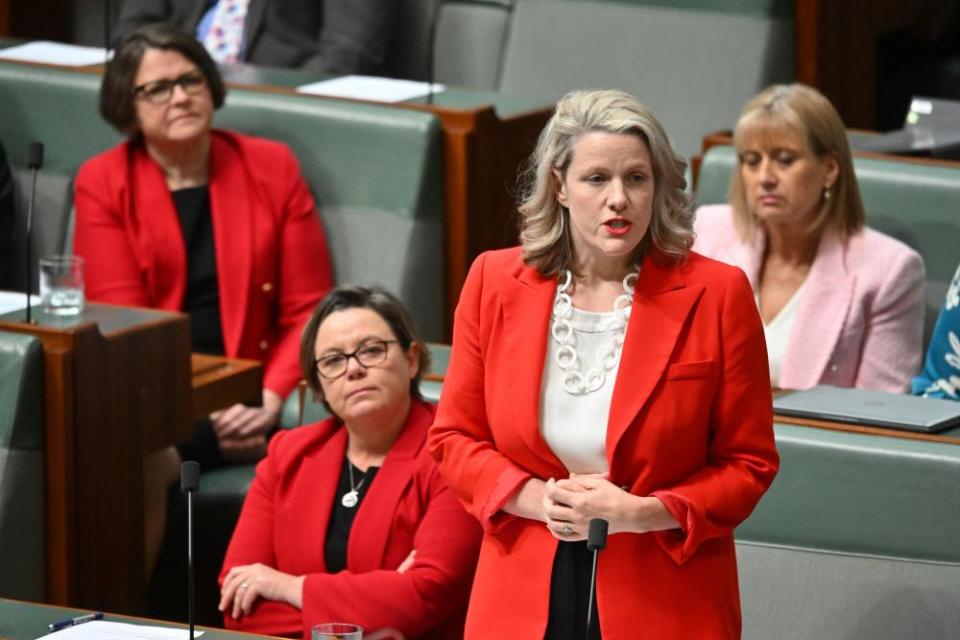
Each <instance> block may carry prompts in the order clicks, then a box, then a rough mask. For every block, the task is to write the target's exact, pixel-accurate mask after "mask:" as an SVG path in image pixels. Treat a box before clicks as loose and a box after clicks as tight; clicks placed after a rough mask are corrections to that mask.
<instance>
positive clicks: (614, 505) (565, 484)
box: [543, 473, 637, 542]
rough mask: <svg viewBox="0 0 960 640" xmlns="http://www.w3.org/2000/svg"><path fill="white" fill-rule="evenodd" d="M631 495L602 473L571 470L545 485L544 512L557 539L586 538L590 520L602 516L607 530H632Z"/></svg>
mask: <svg viewBox="0 0 960 640" xmlns="http://www.w3.org/2000/svg"><path fill="white" fill-rule="evenodd" d="M636 500H637V496H634V495H632V494H630V493H628V492H626V491H624V490H623V489H621V488H620V487H618V486H617V485H615V484H613V483H612V482H610V481H609V480H608V479H607V474H605V473H590V474H579V473H571V474H570V477H569V478H563V479H561V480H554V479H553V478H550V479H549V480H547V481H546V483H545V484H544V490H543V515H544V517H545V519H546V522H547V528H548V529H549V530H550V533H552V534H553V536H554V537H555V538H557V539H558V540H564V541H567V542H572V541H576V540H586V538H587V530H588V528H589V523H590V520H592V519H593V518H603V519H604V520H606V521H607V522H608V523H609V527H610V528H609V532H610V533H617V532H621V531H632V530H634V527H633V526H631V525H632V522H631V520H632V518H631V515H632V513H633V511H634V508H633V507H634V502H635V501H636Z"/></svg>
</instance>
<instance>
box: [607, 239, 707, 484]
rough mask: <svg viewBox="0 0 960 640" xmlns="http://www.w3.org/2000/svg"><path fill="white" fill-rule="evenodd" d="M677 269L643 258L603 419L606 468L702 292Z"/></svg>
mask: <svg viewBox="0 0 960 640" xmlns="http://www.w3.org/2000/svg"><path fill="white" fill-rule="evenodd" d="M681 269H682V267H680V268H677V267H672V268H671V267H670V266H666V265H660V264H658V261H657V260H654V259H653V258H652V257H649V256H648V257H647V258H646V259H645V260H644V264H643V270H642V272H641V274H640V278H639V280H638V281H637V286H636V289H635V291H634V294H633V309H632V310H631V312H630V322H629V324H628V325H627V335H626V342H625V343H624V345H623V353H622V355H621V358H620V368H619V371H618V372H617V380H616V384H615V385H614V388H613V399H612V400H611V403H610V416H609V418H608V420H607V462H608V463H609V465H610V468H611V469H613V468H614V467H613V458H614V454H615V452H616V447H617V443H618V442H619V441H620V439H621V438H622V437H623V434H624V432H626V430H627V428H628V427H629V426H630V425H631V424H632V423H633V421H634V420H635V419H636V416H637V414H638V413H640V411H641V409H643V406H644V405H645V404H646V402H647V400H648V399H649V398H650V394H651V393H652V392H653V389H654V387H655V386H656V385H657V383H658V382H659V381H660V378H661V377H662V376H663V374H664V372H665V371H666V368H667V364H668V363H669V362H670V356H671V354H672V353H673V351H674V346H675V345H676V342H677V339H678V337H679V336H680V332H681V330H682V329H683V326H684V324H685V323H686V320H687V317H688V316H689V315H690V311H691V310H692V309H693V307H694V305H695V304H696V302H697V300H699V299H700V296H701V295H702V294H703V285H701V284H696V285H687V284H685V283H684V281H683V279H682V276H681V273H680V271H681ZM640 428H642V426H641V427H640Z"/></svg>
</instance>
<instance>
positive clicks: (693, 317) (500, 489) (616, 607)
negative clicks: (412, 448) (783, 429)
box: [429, 248, 779, 640]
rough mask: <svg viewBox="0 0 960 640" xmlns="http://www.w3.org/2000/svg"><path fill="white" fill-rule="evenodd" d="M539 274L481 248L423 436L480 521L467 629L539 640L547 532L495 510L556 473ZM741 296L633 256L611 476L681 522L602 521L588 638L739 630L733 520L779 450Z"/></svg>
mask: <svg viewBox="0 0 960 640" xmlns="http://www.w3.org/2000/svg"><path fill="white" fill-rule="evenodd" d="M555 293H556V281H555V280H553V279H546V278H543V277H542V276H541V275H540V274H539V273H538V272H537V271H536V269H534V268H532V267H527V266H525V265H524V264H523V263H522V262H521V257H520V251H519V249H517V248H515V249H507V250H503V251H494V252H489V253H485V254H483V255H481V256H480V257H479V258H478V259H477V260H476V262H475V263H474V265H473V267H472V268H471V271H470V274H469V276H468V277H467V282H466V284H465V285H464V288H463V292H462V294H461V297H460V303H459V305H458V307H457V311H456V316H455V324H454V335H453V352H452V355H451V360H450V366H449V369H448V371H447V376H446V379H445V381H444V388H443V396H442V399H441V402H440V407H439V409H438V412H437V418H436V421H435V423H434V426H433V428H432V429H431V433H430V438H429V447H430V449H431V453H432V454H433V455H434V456H435V457H436V459H437V460H438V461H439V464H440V470H441V471H442V472H443V474H444V477H445V478H446V479H447V482H448V483H449V484H450V486H451V488H453V489H454V490H455V491H456V492H457V494H458V495H459V496H460V498H461V500H463V501H464V503H465V504H466V506H467V509H468V510H469V511H470V512H471V513H473V514H474V515H475V516H476V517H477V518H478V519H480V521H481V524H482V525H483V527H484V538H483V544H482V546H481V549H480V561H479V564H478V566H477V573H476V577H475V581H474V588H473V593H472V594H471V598H470V609H469V612H468V614H467V627H466V637H467V638H477V639H486V638H506V637H509V638H513V639H518V640H523V639H526V638H530V639H534V638H535V639H536V640H541V639H542V638H543V634H544V631H545V629H546V623H547V608H548V600H549V590H550V574H551V568H552V563H553V557H554V553H555V551H556V547H557V542H556V540H555V539H554V538H553V537H552V536H551V535H550V533H549V532H548V531H547V528H546V527H545V526H544V525H543V524H542V523H538V522H534V521H532V520H526V519H523V518H517V517H514V516H510V515H508V514H506V513H504V512H502V511H500V508H501V507H502V506H503V505H504V503H505V502H506V501H507V499H508V498H509V497H510V496H512V495H513V493H514V492H515V491H516V490H517V489H518V488H519V487H520V485H521V484H522V483H523V482H525V481H526V480H527V479H528V478H530V477H531V476H535V477H538V478H542V479H547V478H550V477H554V478H560V477H566V476H567V475H568V473H567V470H566V469H565V468H564V466H563V464H562V463H561V462H560V460H559V459H557V457H556V456H554V455H553V453H552V452H551V450H550V448H549V447H548V446H547V444H546V442H545V441H544V440H543V438H542V437H541V435H540V431H539V426H538V424H539V414H538V412H539V403H540V397H541V376H542V369H543V363H544V359H545V357H546V348H547V338H548V335H549V320H550V313H551V309H552V306H553V299H554V295H555ZM772 423H773V416H772V401H771V396H770V376H769V372H768V369H767V356H766V352H765V346H764V341H763V331H762V329H761V324H760V319H759V317H758V315H757V309H756V305H755V304H754V302H753V294H752V292H751V291H750V287H749V285H748V284H747V280H746V278H745V277H744V275H743V273H742V272H741V271H740V270H739V269H736V268H733V267H730V266H727V265H724V264H721V263H719V262H715V261H713V260H709V259H707V258H704V257H702V256H699V255H697V254H691V255H690V257H689V259H688V260H687V261H686V262H685V263H684V264H683V265H682V266H680V267H669V266H664V265H662V264H660V263H658V262H657V261H655V260H653V259H651V258H648V259H647V260H645V261H644V264H643V270H642V272H641V274H640V278H639V280H638V282H637V285H636V290H635V293H634V299H633V310H632V315H631V316H630V322H629V325H628V328H627V334H626V342H625V344H624V347H623V354H622V357H621V362H620V368H619V372H618V375H617V380H616V383H615V386H614V391H613V400H612V404H611V408H610V415H609V420H608V426H607V441H606V442H607V446H606V448H607V461H608V463H609V474H610V480H611V481H612V482H614V483H615V484H617V485H620V486H622V487H624V488H625V489H627V490H629V491H630V492H631V493H634V494H636V495H640V496H648V495H653V496H656V497H657V498H659V499H660V500H661V501H662V502H663V503H664V505H666V507H667V509H668V510H669V511H670V513H671V514H672V515H673V516H674V517H675V518H676V519H677V521H678V522H680V523H681V526H682V530H672V531H663V532H657V533H649V534H626V533H622V534H616V535H612V536H611V537H610V539H609V542H608V546H607V549H606V550H605V551H604V552H603V553H602V554H601V556H600V565H599V575H598V578H597V579H598V588H597V597H598V610H599V617H600V627H601V631H602V635H603V638H604V640H635V639H636V638H684V639H691V638H710V639H711V640H714V639H717V638H739V637H740V606H739V596H738V587H737V565H736V558H735V556H734V544H733V536H732V531H733V528H734V527H735V526H736V525H737V524H738V523H739V522H741V521H742V520H743V519H744V518H746V517H747V515H749V514H750V512H751V511H752V509H753V508H754V506H755V505H756V503H757V501H758V500H759V499H760V496H761V495H762V494H763V492H764V491H765V490H766V488H767V487H768V486H769V484H770V482H771V481H772V479H773V476H774V474H775V473H776V470H777V466H778V463H779V460H778V457H777V452H776V449H775V447H774V441H773V428H772Z"/></svg>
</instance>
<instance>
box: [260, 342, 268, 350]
mask: <svg viewBox="0 0 960 640" xmlns="http://www.w3.org/2000/svg"><path fill="white" fill-rule="evenodd" d="M269 346H270V343H269V342H267V341H266V340H261V341H260V351H266V350H267V347H269Z"/></svg>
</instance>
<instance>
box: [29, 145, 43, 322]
mask: <svg viewBox="0 0 960 640" xmlns="http://www.w3.org/2000/svg"><path fill="white" fill-rule="evenodd" d="M42 167H43V143H42V142H36V141H34V142H31V143H30V145H29V146H28V147H27V168H28V169H29V170H30V200H29V202H28V204H27V250H26V256H27V283H26V284H27V286H26V291H27V324H33V322H34V321H33V318H32V316H31V315H30V311H31V309H30V288H31V284H32V282H33V278H32V275H33V208H34V206H35V203H36V199H37V173H39V171H40V169H41V168H42Z"/></svg>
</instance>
